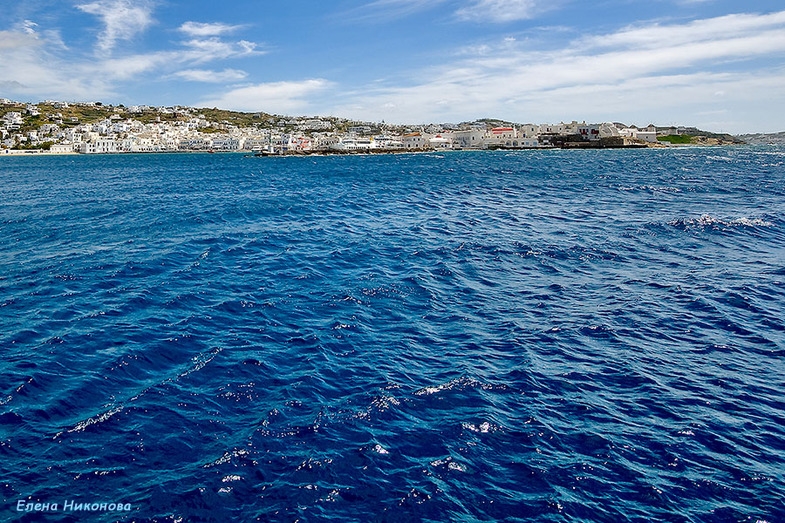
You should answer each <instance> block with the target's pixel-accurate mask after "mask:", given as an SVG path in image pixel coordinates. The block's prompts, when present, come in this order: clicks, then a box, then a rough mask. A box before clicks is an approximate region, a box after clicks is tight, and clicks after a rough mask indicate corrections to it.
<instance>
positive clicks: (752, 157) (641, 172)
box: [0, 147, 785, 523]
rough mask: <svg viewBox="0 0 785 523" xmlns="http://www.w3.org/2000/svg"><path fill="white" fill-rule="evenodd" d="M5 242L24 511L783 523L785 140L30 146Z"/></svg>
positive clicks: (15, 436)
mask: <svg viewBox="0 0 785 523" xmlns="http://www.w3.org/2000/svg"><path fill="white" fill-rule="evenodd" d="M0 233H2V234H0V350H2V359H1V360H0V485H1V486H2V498H3V504H2V506H0V520H3V521H6V520H7V521H16V520H19V521H39V520H46V521H55V520H57V521H85V520H89V521H115V520H120V521H137V522H147V521H268V522H279V521H280V522H294V521H299V522H318V521H335V522H409V521H411V522H420V521H422V522H447V521H450V522H453V521H454V522H465V523H469V522H480V521H504V522H528V521H537V522H622V521H631V522H648V521H668V522H748V521H749V522H769V523H774V522H777V521H785V501H784V499H785V378H784V377H783V376H785V360H784V358H785V323H784V321H785V320H784V319H783V318H785V150H783V149H777V148H750V147H739V148H707V149H698V148H689V149H676V150H673V149H668V150H644V151H637V150H636V151H523V152H515V153H509V154H508V153H503V152H492V153H489V152H474V153H472V152H457V153H451V154H444V155H428V154H419V155H393V156H353V157H310V158H278V159H276V158H245V157H243V156H242V155H220V154H217V155H206V154H203V155H199V154H182V155H179V154H177V155H127V156H90V157H88V156H76V157H70V156H69V157H30V158H0ZM68 500H70V501H71V503H72V504H71V505H69V510H64V508H65V504H66V502H67V501H68ZM20 502H21V504H20ZM36 503H40V504H41V507H42V506H43V505H44V504H47V503H48V504H49V508H50V510H49V514H48V515H46V514H43V513H41V511H40V509H41V507H38V509H37V508H36V505H35V504H36ZM101 503H106V504H116V503H120V504H121V508H123V509H124V510H123V511H114V512H112V511H108V510H104V509H101V507H100V504H101ZM52 504H56V505H57V507H56V508H57V511H54V510H52V508H53V507H52ZM76 504H87V505H88V506H90V507H93V508H96V507H97V510H73V506H74V505H76ZM19 507H22V511H21V512H19V511H17V509H18V508H19ZM28 509H29V510H28ZM125 509H128V510H125Z"/></svg>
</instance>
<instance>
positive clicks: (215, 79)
mask: <svg viewBox="0 0 785 523" xmlns="http://www.w3.org/2000/svg"><path fill="white" fill-rule="evenodd" d="M173 76H175V77H177V78H182V79H183V80H188V81H189V82H207V83H223V82H237V81H239V80H243V79H244V78H245V77H247V76H248V73H246V72H245V71H240V70H237V69H224V70H223V71H210V70H207V69H186V70H184V71H178V72H176V73H174V75H173Z"/></svg>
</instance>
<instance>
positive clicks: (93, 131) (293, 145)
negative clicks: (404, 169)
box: [0, 99, 743, 156]
mask: <svg viewBox="0 0 785 523" xmlns="http://www.w3.org/2000/svg"><path fill="white" fill-rule="evenodd" d="M691 143H692V144H696V143H697V144H703V145H722V144H731V143H743V142H741V141H740V140H739V139H737V138H734V137H732V136H730V135H722V134H713V133H707V132H704V131H699V130H698V129H695V128H684V127H656V126H654V125H648V126H646V127H641V128H639V127H636V126H632V125H625V124H621V123H618V122H605V123H600V124H587V123H586V122H581V123H578V122H577V121H573V122H570V123H563V122H562V123H558V124H514V123H511V122H506V121H502V120H492V119H483V120H477V121H474V122H464V123H461V124H428V125H419V126H405V125H390V124H385V123H384V122H381V123H372V122H357V121H352V120H348V119H344V118H336V117H296V118H295V117H286V116H276V115H270V114H266V113H241V112H234V111H224V110H219V109H206V108H193V107H181V106H176V107H150V106H130V107H126V106H124V105H116V106H115V105H105V104H103V103H101V102H80V103H74V102H71V103H68V102H60V101H51V100H49V101H44V102H40V103H35V104H33V103H22V102H15V101H11V100H8V99H0V156H2V155H10V154H36V153H50V154H52V153H53V154H78V153H81V154H97V153H105V154H106V153H142V152H174V151H209V152H227V151H234V152H247V153H253V154H255V155H278V154H320V153H333V154H341V153H373V152H414V151H446V150H465V149H538V148H553V147H561V148H606V147H655V146H665V145H669V144H670V145H673V144H691Z"/></svg>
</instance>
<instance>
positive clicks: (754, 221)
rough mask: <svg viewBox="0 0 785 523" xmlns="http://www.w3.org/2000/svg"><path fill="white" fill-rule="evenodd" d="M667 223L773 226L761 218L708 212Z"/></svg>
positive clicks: (687, 225)
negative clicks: (718, 215)
mask: <svg viewBox="0 0 785 523" xmlns="http://www.w3.org/2000/svg"><path fill="white" fill-rule="evenodd" d="M668 225H673V226H675V227H687V228H690V227H773V226H774V223H772V222H770V221H767V220H764V219H762V218H750V217H746V216H744V217H741V218H734V219H721V218H717V217H716V216H711V215H710V214H703V215H701V216H700V217H698V218H680V219H678V220H671V221H669V222H668Z"/></svg>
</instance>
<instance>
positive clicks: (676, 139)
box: [657, 134, 694, 145]
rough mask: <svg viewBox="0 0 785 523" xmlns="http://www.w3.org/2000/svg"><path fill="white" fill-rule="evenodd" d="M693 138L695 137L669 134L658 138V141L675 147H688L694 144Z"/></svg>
mask: <svg viewBox="0 0 785 523" xmlns="http://www.w3.org/2000/svg"><path fill="white" fill-rule="evenodd" d="M693 138H694V136H692V135H690V134H669V135H668V136H658V137H657V140H659V141H661V142H668V143H670V144H673V145H688V144H691V143H692V140H693Z"/></svg>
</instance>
